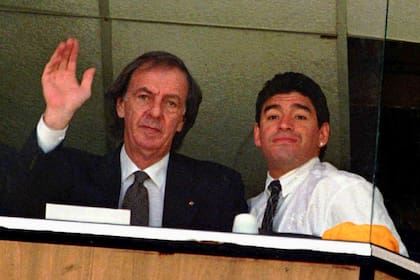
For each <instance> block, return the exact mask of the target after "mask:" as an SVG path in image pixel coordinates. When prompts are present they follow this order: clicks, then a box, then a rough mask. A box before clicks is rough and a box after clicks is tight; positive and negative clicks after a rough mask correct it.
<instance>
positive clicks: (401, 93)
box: [0, 0, 420, 262]
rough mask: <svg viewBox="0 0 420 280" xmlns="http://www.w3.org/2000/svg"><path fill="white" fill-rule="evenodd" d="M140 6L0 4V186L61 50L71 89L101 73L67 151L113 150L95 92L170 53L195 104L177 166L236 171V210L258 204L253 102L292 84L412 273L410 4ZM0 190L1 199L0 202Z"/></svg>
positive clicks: (415, 174) (418, 140) (419, 175)
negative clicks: (147, 55) (312, 86)
mask: <svg viewBox="0 0 420 280" xmlns="http://www.w3.org/2000/svg"><path fill="white" fill-rule="evenodd" d="M146 2H147V3H145V1H142V2H138V1H129V0H124V1H99V0H89V1H86V0H85V1H80V0H73V1H63V0H60V1H32V2H28V1H16V0H13V1H12V0H2V1H1V3H0V24H1V26H2V28H1V29H0V38H1V39H0V46H1V47H0V72H1V73H2V75H0V92H1V96H2V98H1V101H0V115H1V117H2V121H1V122H0V143H2V146H1V147H2V148H1V149H2V150H1V151H0V156H1V158H0V160H1V161H0V171H1V173H3V174H0V176H1V177H0V179H1V180H0V183H1V182H3V178H4V176H5V175H4V174H5V173H6V174H7V172H10V169H9V168H10V167H9V166H8V165H7V164H6V160H5V159H6V158H7V157H10V155H12V157H13V153H15V152H16V151H18V150H19V149H20V148H21V147H22V145H23V144H24V142H25V140H26V139H27V137H28V136H29V135H30V133H31V132H32V131H33V130H34V128H35V126H36V123H37V122H38V120H39V118H40V116H41V114H42V111H43V108H44V106H45V104H44V100H43V96H42V88H41V82H40V77H41V74H42V71H43V67H44V65H45V63H46V62H47V61H48V59H49V57H50V55H51V53H52V52H53V50H54V49H55V47H56V45H57V43H58V42H59V41H63V40H65V39H66V38H68V37H75V38H78V39H79V41H80V54H79V64H78V74H79V76H80V75H81V73H82V71H83V70H85V69H87V68H88V67H91V66H93V67H95V68H96V69H97V70H96V74H95V79H94V82H93V90H92V91H93V93H92V97H91V98H90V100H89V101H88V102H87V103H86V104H85V105H84V106H83V108H81V110H80V111H79V112H78V113H77V115H76V116H75V118H74V120H73V121H72V124H71V127H70V129H69V131H68V134H67V137H66V142H65V145H67V146H69V147H74V148H78V149H82V150H86V151H89V152H92V153H97V154H104V153H106V152H107V151H110V150H112V149H113V148H114V147H115V144H116V143H114V142H113V141H112V140H110V138H109V137H107V132H106V131H107V129H106V127H107V126H108V124H109V119H108V118H107V115H106V112H105V111H104V103H105V100H104V97H103V92H104V91H105V90H106V89H107V88H108V87H109V86H110V84H111V83H112V81H113V80H114V79H115V77H116V76H117V75H118V73H119V72H120V71H121V70H122V67H123V66H124V65H126V64H127V62H129V61H131V60H132V58H134V57H137V56H138V55H139V54H142V53H144V52H146V51H150V50H166V51H169V52H171V53H174V54H176V55H178V56H179V57H181V58H182V59H183V60H184V61H185V63H186V64H187V66H188V67H189V69H190V70H191V72H192V74H193V76H194V77H195V78H196V80H197V81H198V83H199V84H200V86H201V89H202V91H203V102H202V104H201V108H200V111H199V114H198V117H197V120H196V123H195V125H194V127H193V128H192V129H191V131H190V132H189V134H188V135H187V137H186V139H185V140H184V143H183V145H182V147H181V149H180V152H181V153H183V154H186V155H188V156H191V157H194V158H198V159H204V160H211V161H215V162H219V163H221V164H224V165H227V166H229V167H232V168H234V169H236V170H238V171H239V172H240V173H241V174H242V177H243V180H244V184H245V187H246V189H245V195H246V198H250V197H252V196H254V195H256V194H258V193H259V192H261V191H262V189H263V188H264V182H265V178H266V174H267V167H266V163H265V160H264V158H263V157H262V154H261V152H260V150H259V149H258V148H257V147H256V146H255V144H254V139H253V126H254V122H255V120H254V114H255V100H256V96H257V93H258V91H259V90H260V89H261V88H262V86H263V84H264V83H265V81H267V80H269V79H271V78H272V77H273V76H274V75H275V74H276V73H279V72H287V71H293V72H301V73H304V74H306V75H308V76H309V77H311V78H313V79H314V80H315V81H316V82H318V83H319V84H320V86H321V88H322V89H323V91H324V93H325V94H326V97H327V100H328V105H329V108H330V113H331V120H330V124H331V135H330V140H329V142H328V147H327V150H326V154H325V157H324V160H325V161H328V162H331V163H332V164H333V165H335V166H336V167H337V168H339V169H343V170H347V171H351V172H354V173H357V174H359V175H361V176H363V177H364V178H365V179H366V180H368V181H370V182H372V183H373V185H374V186H375V187H376V188H379V190H380V191H381V193H382V194H383V197H384V201H385V205H386V207H387V209H388V211H389V214H390V216H391V218H392V220H393V222H394V224H395V226H396V228H397V230H398V232H399V233H400V235H401V238H402V240H403V242H404V243H405V245H406V247H407V249H408V253H409V256H410V257H409V258H410V260H413V261H416V262H419V261H420V244H419V238H418V236H420V196H419V195H418V191H417V188H418V187H419V186H420V172H419V170H418V162H419V161H420V129H419V126H418V123H419V121H420V95H419V92H420V33H419V32H418V27H419V26H420V7H419V6H418V5H417V3H416V1H393V0H387V1H383V0H373V1H331V0H316V1H308V2H306V1H287V0H277V1H256V2H252V3H251V2H249V1H240V0H234V1H205V2H203V1H201V2H197V1H192V0H182V1H175V2H173V1H146ZM3 145H4V148H3ZM4 185H6V184H5V183H4ZM0 187H1V188H2V189H1V193H0V195H2V194H5V193H7V190H6V189H5V188H6V187H4V186H0ZM3 188H4V189H3ZM374 199H375V196H374V195H373V188H372V202H373V200H374ZM1 207H2V206H1V205H0V208H1ZM366 211H371V209H370V208H369V209H366ZM3 221H4V223H6V221H7V219H5V220H3ZM0 226H2V227H4V224H3V225H0ZM104 235H106V234H104Z"/></svg>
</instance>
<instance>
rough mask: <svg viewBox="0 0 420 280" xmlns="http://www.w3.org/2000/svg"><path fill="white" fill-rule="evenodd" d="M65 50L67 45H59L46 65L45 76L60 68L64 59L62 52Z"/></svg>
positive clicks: (61, 43) (62, 43)
mask: <svg viewBox="0 0 420 280" xmlns="http://www.w3.org/2000/svg"><path fill="white" fill-rule="evenodd" d="M64 48H65V43H64V42H60V44H58V46H57V48H56V49H55V51H54V53H53V55H52V56H51V58H50V60H49V61H48V63H47V64H46V65H45V68H44V72H43V74H49V73H51V72H54V71H56V70H57V69H58V66H59V65H60V61H61V59H62V52H63V50H64Z"/></svg>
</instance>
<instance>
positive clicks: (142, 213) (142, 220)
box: [122, 171, 149, 226]
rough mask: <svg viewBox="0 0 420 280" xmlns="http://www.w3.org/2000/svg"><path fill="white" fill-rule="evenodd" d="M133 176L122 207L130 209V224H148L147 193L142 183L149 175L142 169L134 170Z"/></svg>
mask: <svg viewBox="0 0 420 280" xmlns="http://www.w3.org/2000/svg"><path fill="white" fill-rule="evenodd" d="M134 176H135V178H134V183H133V184H132V185H131V186H130V187H129V188H128V189H127V192H126V193H125V196H124V201H123V204H122V208H123V209H130V210H131V220H130V224H131V225H135V226H148V225H149V195H148V193H147V189H146V187H145V186H144V185H143V182H144V181H145V180H146V179H147V178H149V175H147V174H146V173H145V172H143V171H136V172H135V173H134Z"/></svg>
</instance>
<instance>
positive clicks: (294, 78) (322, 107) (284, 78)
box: [255, 72, 330, 127]
mask: <svg viewBox="0 0 420 280" xmlns="http://www.w3.org/2000/svg"><path fill="white" fill-rule="evenodd" d="M293 91H296V92H299V93H300V94H302V95H304V96H306V97H308V98H309V99H310V100H311V102H312V105H313V106H314V108H315V111H316V117H317V119H318V127H321V125H322V124H323V123H325V122H327V123H329V122H330V112H329V110H328V105H327V99H326V98H325V95H324V93H323V92H322V89H321V88H320V86H319V85H318V84H317V83H316V82H315V81H314V80H312V79H311V78H309V77H308V76H306V75H304V74H301V73H295V72H285V73H279V74H277V75H275V76H274V77H273V78H272V79H271V80H269V81H267V82H266V83H265V84H264V87H263V89H262V90H261V91H260V92H259V93H258V97H257V103H256V106H255V121H256V122H257V123H258V124H259V123H260V118H261V110H262V107H263V105H264V103H265V102H266V101H267V100H268V99H270V98H271V97H272V96H274V95H277V94H290V93H291V92H293Z"/></svg>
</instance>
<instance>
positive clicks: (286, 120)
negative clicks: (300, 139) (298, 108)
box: [278, 115, 293, 130]
mask: <svg viewBox="0 0 420 280" xmlns="http://www.w3.org/2000/svg"><path fill="white" fill-rule="evenodd" d="M278 128H279V129H281V130H291V129H293V117H292V116H288V115H283V116H281V117H280V119H279V122H278Z"/></svg>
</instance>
